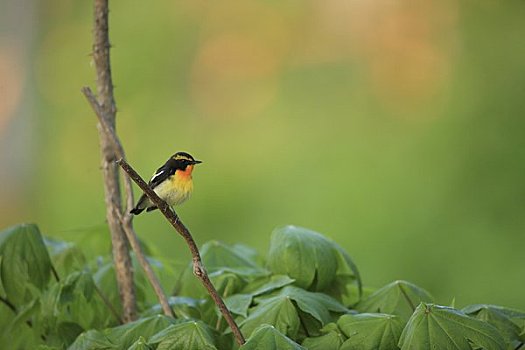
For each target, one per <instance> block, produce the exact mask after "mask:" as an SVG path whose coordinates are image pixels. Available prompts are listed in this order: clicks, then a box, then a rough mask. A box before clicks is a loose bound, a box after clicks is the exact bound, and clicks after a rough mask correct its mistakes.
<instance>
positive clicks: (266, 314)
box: [241, 286, 348, 339]
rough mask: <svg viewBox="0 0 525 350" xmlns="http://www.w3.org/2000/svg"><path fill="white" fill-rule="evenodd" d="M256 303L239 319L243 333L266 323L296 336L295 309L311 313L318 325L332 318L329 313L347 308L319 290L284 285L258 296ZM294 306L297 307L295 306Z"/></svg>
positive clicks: (342, 311) (297, 311) (297, 327)
mask: <svg viewBox="0 0 525 350" xmlns="http://www.w3.org/2000/svg"><path fill="white" fill-rule="evenodd" d="M254 302H255V303H256V304H257V306H256V307H254V308H252V309H251V310H250V312H249V316H248V318H246V319H245V320H243V321H242V322H241V327H242V329H243V331H244V332H245V334H246V335H249V334H251V332H252V331H253V330H254V329H255V328H257V327H258V326H259V325H261V324H263V323H266V324H271V325H273V326H274V327H275V328H277V330H279V331H280V332H281V333H283V334H285V335H287V336H289V337H290V338H292V339H296V337H297V335H298V330H299V321H300V318H299V316H300V315H299V312H300V311H302V312H304V313H306V314H308V315H309V316H311V317H312V318H313V319H314V320H315V321H316V322H318V325H317V326H316V327H315V328H317V329H319V328H320V327H321V326H323V325H325V324H327V323H329V322H331V321H332V315H331V313H332V312H333V313H346V312H348V309H347V308H345V307H344V306H343V305H341V304H340V303H339V302H338V301H337V300H335V299H333V298H331V297H329V296H328V295H325V294H322V293H315V292H309V291H306V290H303V289H301V288H297V287H294V286H287V287H285V288H283V289H281V290H279V291H277V292H275V293H273V294H270V295H265V296H262V297H258V298H256V299H255V300H254ZM296 305H297V308H298V309H299V310H297V309H296Z"/></svg>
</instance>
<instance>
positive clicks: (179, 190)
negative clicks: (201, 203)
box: [154, 176, 193, 206]
mask: <svg viewBox="0 0 525 350" xmlns="http://www.w3.org/2000/svg"><path fill="white" fill-rule="evenodd" d="M192 189H193V184H192V181H191V180H189V181H180V180H178V179H174V177H173V176H172V178H171V179H168V180H166V181H164V182H163V183H161V184H160V185H158V186H157V187H155V189H154V191H155V193H156V194H157V195H158V196H159V197H160V198H162V199H163V200H164V201H166V203H168V204H169V205H170V206H175V205H179V204H182V203H183V202H184V201H186V200H187V199H188V198H189V197H190V195H191V191H192Z"/></svg>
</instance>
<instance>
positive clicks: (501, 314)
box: [462, 304, 525, 344]
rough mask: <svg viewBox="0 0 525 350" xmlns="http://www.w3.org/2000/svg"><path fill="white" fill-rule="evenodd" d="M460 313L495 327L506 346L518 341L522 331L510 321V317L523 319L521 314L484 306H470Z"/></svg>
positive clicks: (524, 314) (501, 308)
mask: <svg viewBox="0 0 525 350" xmlns="http://www.w3.org/2000/svg"><path fill="white" fill-rule="evenodd" d="M462 311H463V312H464V313H466V314H467V315H469V316H473V317H476V318H477V319H478V320H482V321H485V322H488V323H490V324H491V325H493V326H494V327H496V328H497V329H498V330H499V331H500V333H501V335H503V337H504V338H505V341H506V342H507V343H508V344H511V343H512V342H513V341H519V340H520V333H521V331H522V329H521V328H520V327H519V326H518V324H516V323H515V322H513V321H512V319H511V317H512V316H514V317H515V318H518V319H519V318H521V319H524V318H525V313H523V312H520V311H518V310H511V309H506V308H503V307H500V306H495V305H485V304H478V305H470V306H467V307H465V308H463V310H462Z"/></svg>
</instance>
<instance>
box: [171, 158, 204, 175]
mask: <svg viewBox="0 0 525 350" xmlns="http://www.w3.org/2000/svg"><path fill="white" fill-rule="evenodd" d="M171 159H172V161H173V163H174V165H175V168H176V169H177V172H180V173H181V175H188V176H189V175H191V172H192V171H193V167H194V166H195V164H199V163H202V161H200V160H195V158H193V157H192V156H191V155H190V154H188V153H186V152H177V153H175V154H174V155H173V156H172V157H171Z"/></svg>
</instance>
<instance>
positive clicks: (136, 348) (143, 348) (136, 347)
mask: <svg viewBox="0 0 525 350" xmlns="http://www.w3.org/2000/svg"><path fill="white" fill-rule="evenodd" d="M128 350H153V347H151V346H149V345H148V342H147V341H146V339H145V338H144V337H139V339H138V340H137V341H136V342H134V343H133V345H131V346H130V347H129V348H128Z"/></svg>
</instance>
